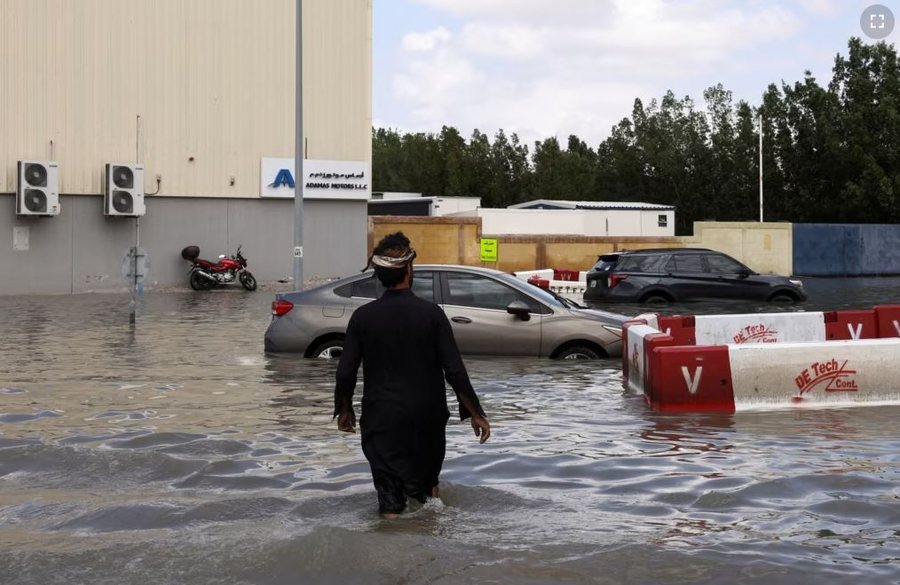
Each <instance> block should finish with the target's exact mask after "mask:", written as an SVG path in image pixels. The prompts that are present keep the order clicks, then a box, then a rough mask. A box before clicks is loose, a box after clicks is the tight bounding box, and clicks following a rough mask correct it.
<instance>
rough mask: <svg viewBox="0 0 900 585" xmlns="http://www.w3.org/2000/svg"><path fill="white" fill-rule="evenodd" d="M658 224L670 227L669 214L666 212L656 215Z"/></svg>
mask: <svg viewBox="0 0 900 585" xmlns="http://www.w3.org/2000/svg"><path fill="white" fill-rule="evenodd" d="M656 225H658V226H659V227H669V216H668V215H666V214H665V213H660V214H659V215H658V216H656Z"/></svg>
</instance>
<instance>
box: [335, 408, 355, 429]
mask: <svg viewBox="0 0 900 585" xmlns="http://www.w3.org/2000/svg"><path fill="white" fill-rule="evenodd" d="M337 427H338V430H339V431H344V432H345V433H355V432H356V415H355V414H353V413H352V412H342V413H341V414H339V415H338V419H337Z"/></svg>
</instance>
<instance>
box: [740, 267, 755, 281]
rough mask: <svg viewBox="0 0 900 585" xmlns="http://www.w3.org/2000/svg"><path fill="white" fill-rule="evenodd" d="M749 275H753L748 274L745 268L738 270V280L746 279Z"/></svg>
mask: <svg viewBox="0 0 900 585" xmlns="http://www.w3.org/2000/svg"><path fill="white" fill-rule="evenodd" d="M751 274H753V273H752V272H750V271H749V270H747V269H746V268H741V269H740V270H738V278H740V279H744V278H747V277H748V276H750V275H751Z"/></svg>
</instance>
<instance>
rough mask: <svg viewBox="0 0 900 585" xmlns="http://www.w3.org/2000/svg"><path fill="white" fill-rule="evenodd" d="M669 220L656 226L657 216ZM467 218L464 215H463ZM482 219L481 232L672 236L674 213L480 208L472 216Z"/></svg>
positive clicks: (673, 232)
mask: <svg viewBox="0 0 900 585" xmlns="http://www.w3.org/2000/svg"><path fill="white" fill-rule="evenodd" d="M662 214H665V215H667V217H668V218H669V220H668V222H667V225H666V227H659V225H658V221H659V215H662ZM467 215H468V214H467ZM475 215H476V216H477V217H480V218H481V219H482V222H483V223H482V225H483V228H484V232H485V233H490V234H517V235H524V234H535V235H537V234H548V235H572V236H615V237H632V236H651V237H667V236H674V235H675V224H674V221H675V220H674V212H671V211H657V210H630V209H628V210H618V209H610V210H606V209H596V210H587V209H484V208H479V209H478V210H477V212H476V214H475Z"/></svg>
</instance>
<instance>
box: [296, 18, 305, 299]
mask: <svg viewBox="0 0 900 585" xmlns="http://www.w3.org/2000/svg"><path fill="white" fill-rule="evenodd" d="M296 36H297V57H296V68H297V72H296V76H297V78H296V90H295V91H296V96H295V100H296V102H295V103H296V107H295V113H294V116H295V122H296V129H295V136H294V288H295V290H301V289H302V288H303V181H304V179H303V177H304V175H303V154H304V153H303V0H297V35H296Z"/></svg>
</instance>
